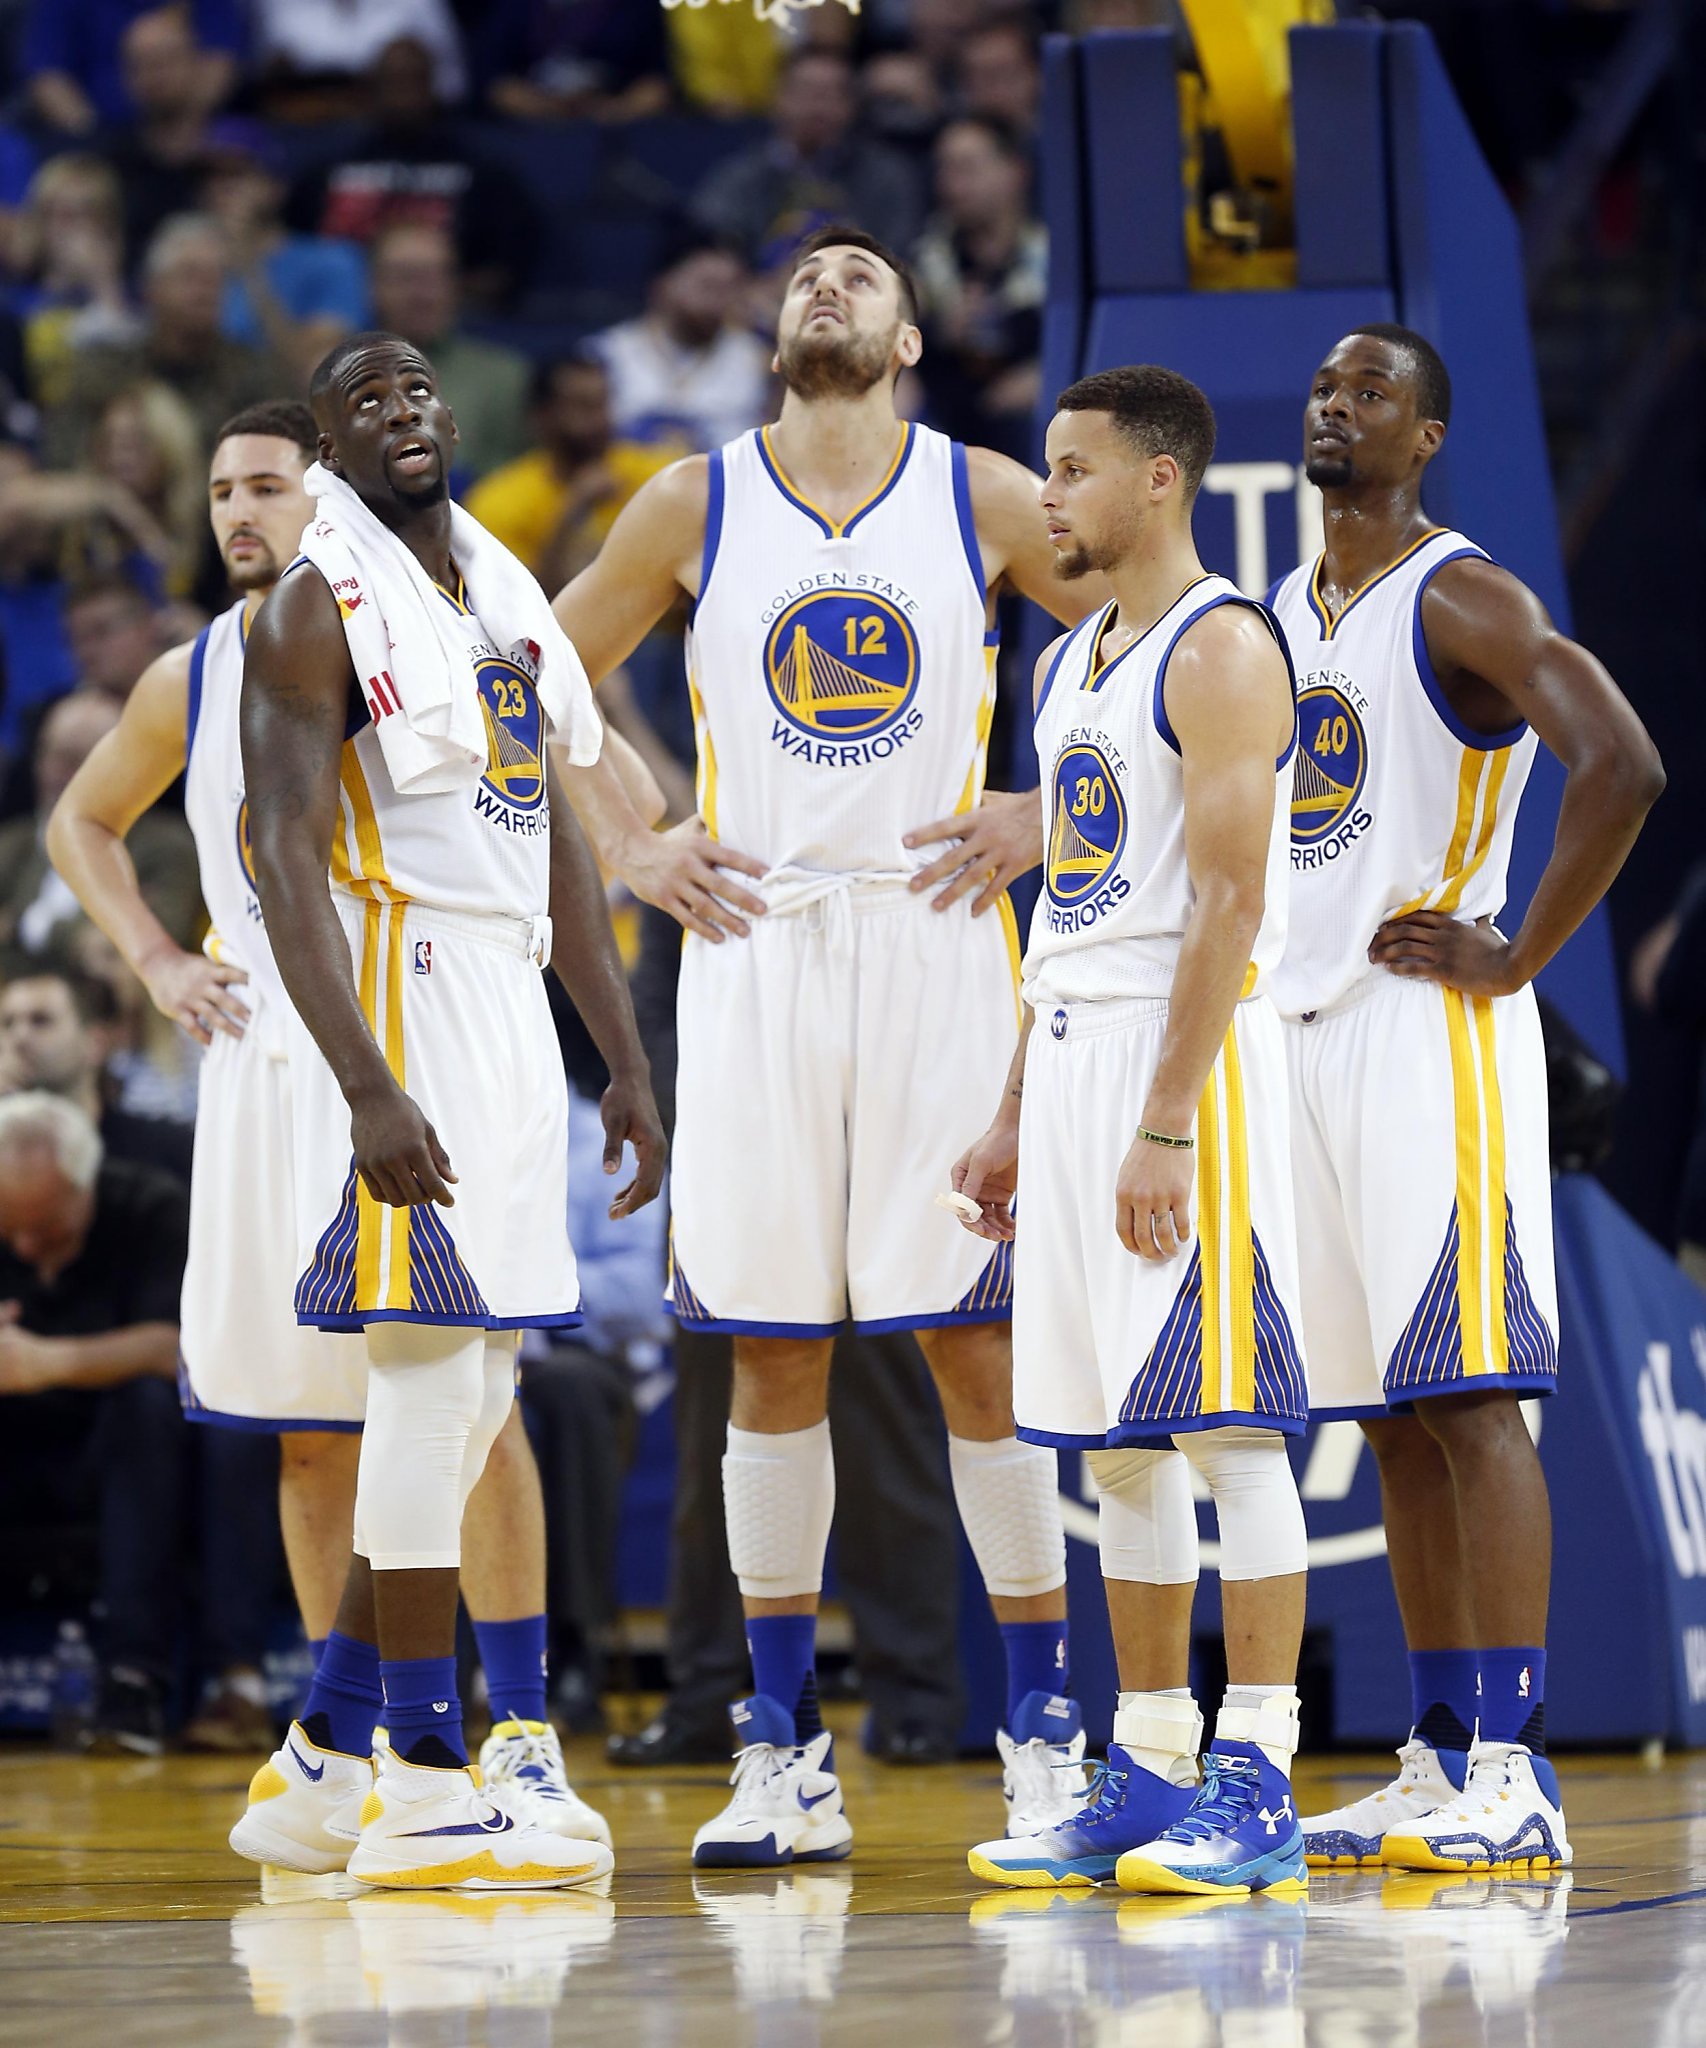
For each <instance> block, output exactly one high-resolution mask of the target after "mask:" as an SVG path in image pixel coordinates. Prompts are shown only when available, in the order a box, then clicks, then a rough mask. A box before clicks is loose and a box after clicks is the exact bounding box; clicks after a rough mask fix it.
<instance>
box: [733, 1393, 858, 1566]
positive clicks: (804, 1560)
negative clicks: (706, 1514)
mask: <svg viewBox="0 0 1706 2048" xmlns="http://www.w3.org/2000/svg"><path fill="white" fill-rule="evenodd" d="M723 1515H724V1519H725V1520H726V1522H727V1523H728V1531H729V1563H730V1564H731V1565H732V1566H733V1567H734V1574H735V1577H736V1578H737V1579H738V1580H739V1581H740V1589H741V1592H742V1593H743V1594H744V1595H745V1596H746V1598H747V1599H749V1600H791V1599H793V1598H795V1597H796V1596H797V1595H799V1594H801V1593H820V1592H822V1590H823V1554H824V1551H825V1549H826V1548H827V1547H828V1544H829V1525H830V1523H831V1521H833V1520H834V1518H835V1462H834V1460H833V1459H832V1457H831V1456H830V1450H829V1424H828V1423H827V1422H819V1423H814V1424H813V1426H812V1427H811V1428H810V1429H794V1430H788V1431H786V1432H785V1433H784V1434H782V1435H780V1436H766V1435H764V1434H763V1433H762V1432H760V1431H758V1430H754V1429H736V1428H735V1426H734V1424H733V1423H732V1422H731V1423H730V1424H729V1439H728V1449H727V1450H726V1451H725V1452H724V1453H723Z"/></svg>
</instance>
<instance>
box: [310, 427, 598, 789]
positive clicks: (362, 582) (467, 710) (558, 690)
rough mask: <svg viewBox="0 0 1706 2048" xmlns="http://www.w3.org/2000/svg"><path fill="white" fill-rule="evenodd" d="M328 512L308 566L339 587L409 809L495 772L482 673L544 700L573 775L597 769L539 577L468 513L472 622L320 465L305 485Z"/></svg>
mask: <svg viewBox="0 0 1706 2048" xmlns="http://www.w3.org/2000/svg"><path fill="white" fill-rule="evenodd" d="M303 481H304V483H305V484H306V486H307V489H308V492H309V495H310V496H311V497H314V498H317V499H318V500H319V511H318V514H317V516H316V517H315V518H314V520H313V522H312V523H311V524H310V525H309V526H308V528H307V529H306V531H305V532H304V533H303V536H302V552H303V554H304V555H306V556H307V558H308V560H309V561H310V562H312V563H313V564H314V566H315V568H316V569H318V570H319V571H320V573H321V575H322V576H324V577H325V579H326V581H327V582H328V583H329V584H330V585H331V586H332V594H333V596H334V597H336V599H337V601H338V612H339V615H340V616H341V617H342V619H343V622H344V637H345V639H346V640H348V642H349V651H350V658H351V660H352V661H353V662H354V663H355V672H356V675H357V676H358V677H359V678H360V681H361V690H362V695H363V696H364V697H365V698H366V699H367V708H368V710H369V711H370V712H371V713H372V716H373V723H374V726H375V727H376V729H377V731H378V734H379V745H380V749H381V751H382V752H383V753H384V756H385V766H386V768H387V769H388V770H389V771H390V776H391V781H392V784H393V786H394V787H395V789H396V790H397V793H398V794H399V795H400V796H434V795H441V794H443V793H444V792H446V791H452V790H457V789H464V788H471V787H472V786H473V785H474V784H475V783H476V782H478V781H479V779H480V777H481V775H483V774H484V773H485V769H486V724H485V719H484V718H483V716H482V715H481V710H480V694H479V686H478V682H477V680H476V678H477V674H478V670H479V667H480V664H481V663H482V662H488V661H491V660H492V659H494V657H498V658H502V659H504V660H506V661H510V662H513V663H514V664H515V666H516V667H518V668H519V669H520V670H521V671H522V673H523V674H524V675H526V676H527V677H528V678H529V679H530V680H531V681H532V683H533V687H534V688H535V689H536V690H537V692H538V694H539V704H540V708H541V709H542V710H543V712H544V714H545V719H546V723H547V726H548V727H549V731H550V737H551V739H552V740H553V741H554V742H555V744H556V745H558V746H560V747H562V748H563V749H564V751H565V752H566V753H567V755H568V758H569V760H570V762H571V763H572V764H573V765H574V766H575V767H577V768H587V767H590V766H591V765H592V763H593V762H594V761H596V760H597V759H598V756H599V751H600V749H601V747H602V745H603V740H604V728H603V725H602V724H601V722H600V720H599V716H598V712H597V710H596V709H595V707H594V705H593V701H592V687H591V685H590V684H589V683H588V682H587V679H586V670H585V669H584V668H583V667H582V666H581V659H580V656H579V655H578V654H577V653H576V652H575V650H574V648H573V646H572V645H571V644H570V642H569V639H568V636H567V635H566V634H565V633H564V631H563V629H562V627H561V626H559V625H558V624H557V621H556V618H555V617H554V616H553V614H552V611H551V607H550V604H549V603H548V602H547V600H546V597H545V593H544V591H543V590H541V589H540V587H539V585H538V583H537V582H536V581H535V579H534V577H533V575H532V573H531V572H530V571H529V570H528V568H527V567H526V566H525V564H523V563H522V562H520V561H518V560H517V559H516V557H515V556H514V555H512V554H511V553H510V551H509V549H508V548H506V547H505V546H504V545H503V543H502V542H501V541H500V540H497V539H494V537H493V536H492V535H491V534H489V533H488V532H487V531H486V529H485V528H484V527H483V526H482V525H481V524H480V522H479V521H478V520H477V519H474V518H472V517H470V515H469V514H468V513H466V512H464V511H463V509H462V508H461V506H460V505H452V506H451V508H450V551H451V554H452V555H453V556H454V557H455V561H456V566H457V568H458V569H460V570H461V572H462V581H463V585H464V590H465V593H466V598H467V603H468V607H469V612H470V613H471V614H472V616H467V615H465V614H463V613H462V612H460V611H458V610H457V609H456V607H455V606H453V605H449V604H446V603H445V601H444V594H443V592H442V591H441V590H440V589H439V587H438V585H437V584H436V583H434V582H433V580H432V578H431V577H430V576H429V575H428V574H427V572H426V570H425V569H423V568H422V567H421V564H420V563H419V561H417V560H416V558H415V556H414V555H413V554H412V553H411V552H410V550H409V549H408V548H406V547H405V546H404V545H403V543H402V541H400V540H399V539H398V538H397V536H396V534H394V533H393V532H392V531H391V529H390V528H389V527H388V526H387V525H386V524H385V523H384V521H383V520H381V519H379V518H378V517H376V515H375V514H374V513H372V512H371V511H369V510H368V508H367V506H365V505H364V504H363V503H362V501H361V500H360V498H358V497H357V496H356V494H355V492H354V491H353V490H352V489H351V488H350V486H349V485H348V484H347V483H345V482H344V480H343V478H342V477H339V476H333V474H332V473H331V471H330V470H328V469H324V468H322V467H321V465H320V464H319V463H317V462H315V463H311V464H310V465H309V469H308V474H307V476H306V477H305V478H304V479H303Z"/></svg>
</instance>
